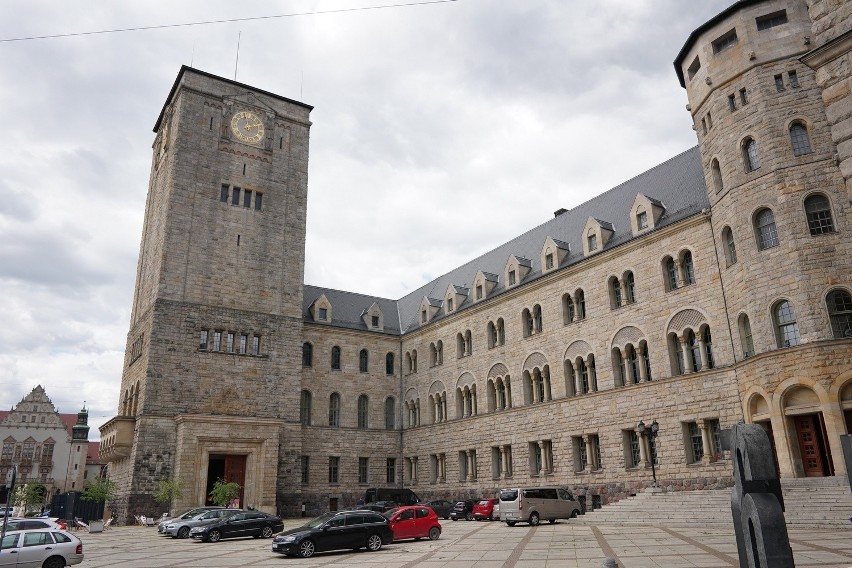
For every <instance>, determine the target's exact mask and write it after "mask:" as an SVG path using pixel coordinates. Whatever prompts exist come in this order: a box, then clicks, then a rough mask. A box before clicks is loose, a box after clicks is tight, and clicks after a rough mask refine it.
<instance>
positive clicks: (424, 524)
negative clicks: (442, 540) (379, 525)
mask: <svg viewBox="0 0 852 568" xmlns="http://www.w3.org/2000/svg"><path fill="white" fill-rule="evenodd" d="M385 517H386V518H387V520H388V524H389V525H390V528H391V531H393V540H394V542H396V541H397V540H402V539H404V538H426V537H429V540H438V537H440V536H441V523H440V521H438V515H437V514H435V511H433V510H432V508H431V507H427V506H425V505H410V506H407V507H400V508H398V509H391V510H390V511H388V512H387V513H385Z"/></svg>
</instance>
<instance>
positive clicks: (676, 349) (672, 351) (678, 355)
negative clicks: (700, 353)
mask: <svg viewBox="0 0 852 568" xmlns="http://www.w3.org/2000/svg"><path fill="white" fill-rule="evenodd" d="M668 344H669V361H670V362H671V370H672V375H682V374H684V372H685V369H684V367H683V345H682V344H681V342H680V338H679V337H678V336H677V334H676V333H670V334H669V337H668Z"/></svg>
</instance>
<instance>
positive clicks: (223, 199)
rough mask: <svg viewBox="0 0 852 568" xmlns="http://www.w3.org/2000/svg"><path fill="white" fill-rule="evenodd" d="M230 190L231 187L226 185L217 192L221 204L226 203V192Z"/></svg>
mask: <svg viewBox="0 0 852 568" xmlns="http://www.w3.org/2000/svg"><path fill="white" fill-rule="evenodd" d="M230 189H231V187H230V186H229V185H228V184H224V183H223V184H222V188H221V189H220V190H219V201H221V202H222V203H227V202H228V190H230Z"/></svg>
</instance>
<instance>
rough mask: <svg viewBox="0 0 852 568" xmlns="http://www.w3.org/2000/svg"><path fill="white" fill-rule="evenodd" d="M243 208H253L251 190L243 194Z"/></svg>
mask: <svg viewBox="0 0 852 568" xmlns="http://www.w3.org/2000/svg"><path fill="white" fill-rule="evenodd" d="M243 207H251V190H250V189H247V190H245V192H243Z"/></svg>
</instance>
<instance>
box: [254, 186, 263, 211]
mask: <svg viewBox="0 0 852 568" xmlns="http://www.w3.org/2000/svg"><path fill="white" fill-rule="evenodd" d="M261 209H263V194H262V193H260V192H259V191H256V192H255V193H254V210H255V211H260V210H261Z"/></svg>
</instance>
